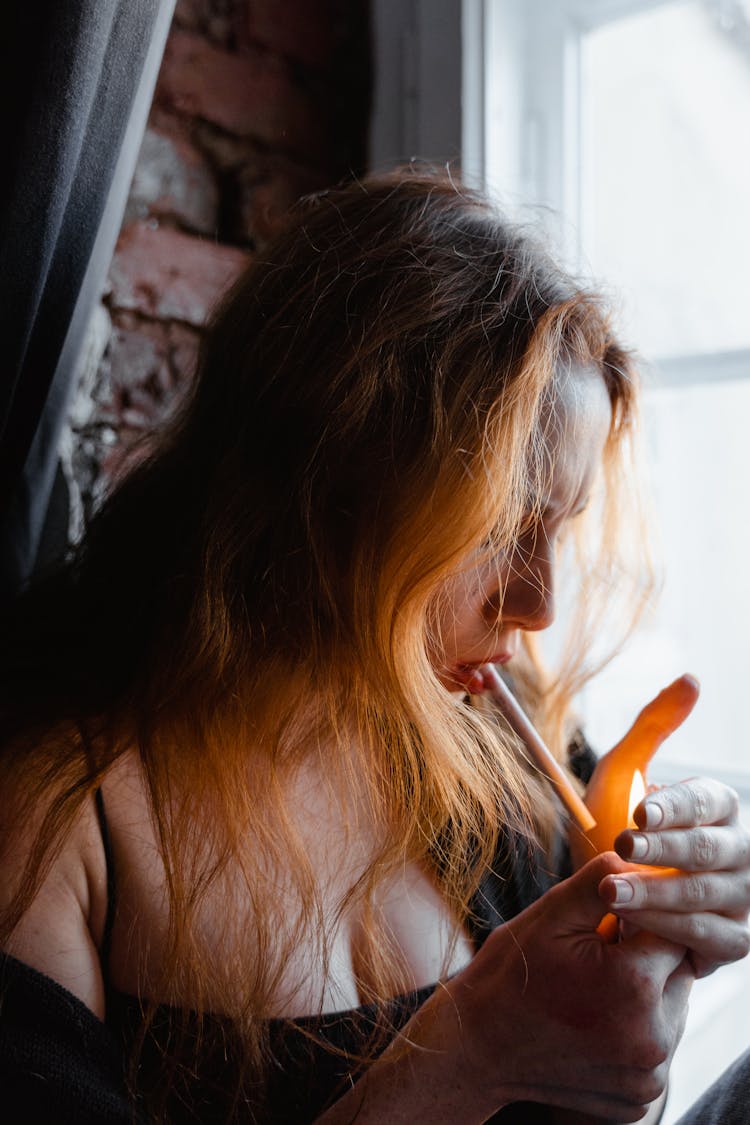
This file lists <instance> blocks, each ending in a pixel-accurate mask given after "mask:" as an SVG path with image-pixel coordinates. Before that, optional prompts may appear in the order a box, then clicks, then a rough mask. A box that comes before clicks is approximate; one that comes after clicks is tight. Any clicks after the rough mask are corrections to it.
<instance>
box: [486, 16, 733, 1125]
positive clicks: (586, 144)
mask: <svg viewBox="0 0 750 1125" xmlns="http://www.w3.org/2000/svg"><path fill="white" fill-rule="evenodd" d="M465 9H466V10H467V11H469V13H470V19H469V20H468V22H465V25H464V26H465V36H464V66H465V69H466V71H467V73H474V75H475V76H476V75H477V74H479V75H481V79H479V78H475V80H476V81H481V83H482V84H483V91H484V100H483V107H484V118H483V131H482V135H481V141H482V143H481V145H480V146H477V145H476V144H473V146H472V148H471V149H470V150H465V151H467V152H468V159H469V170H470V171H473V172H474V173H475V174H477V175H480V176H481V175H483V176H484V179H485V182H486V185H487V187H488V188H489V189H490V191H492V192H494V193H496V194H497V195H498V196H499V197H500V199H501V201H502V202H503V204H504V205H505V207H506V209H509V210H510V211H511V212H512V213H514V214H516V215H517V216H520V217H522V218H524V219H529V218H531V219H532V220H533V221H535V222H536V223H537V224H539V223H541V224H543V226H544V227H545V228H546V230H547V232H548V234H549V237H550V238H552V239H554V240H555V241H556V243H557V244H558V247H559V250H560V252H561V253H562V254H563V255H564V257H565V258H566V259H567V262H568V264H569V265H570V266H572V268H574V269H575V270H577V271H578V272H580V273H583V274H584V275H588V276H592V277H593V278H594V279H597V281H601V280H603V281H604V284H605V287H606V288H607V289H608V290H609V291H610V292H611V293H612V294H613V295H614V297H615V301H616V304H617V305H618V307H619V308H621V309H622V313H621V319H622V323H621V331H622V333H623V335H624V336H625V338H626V339H628V340H630V341H632V342H633V344H634V345H635V346H637V347H638V349H639V350H640V352H641V353H642V355H643V356H644V360H645V379H646V394H645V401H644V408H645V415H646V421H647V425H646V437H647V445H648V450H649V459H650V464H651V476H652V479H653V488H654V494H655V496H654V498H655V503H656V509H657V520H658V524H659V528H660V533H661V539H662V555H663V563H664V567H665V572H666V584H665V588H664V593H663V596H662V598H661V600H660V603H659V606H658V608H657V610H656V613H655V615H654V616H653V618H652V619H650V620H649V622H648V623H647V624H646V626H645V627H644V628H643V629H642V631H641V634H640V637H639V638H637V639H636V640H635V641H634V642H632V643H631V644H630V646H629V647H628V649H627V651H626V652H625V653H624V654H623V655H622V656H620V657H618V658H617V660H616V661H615V662H613V664H612V665H611V666H610V668H609V669H608V670H607V671H606V672H605V673H604V674H603V675H602V676H601V677H600V678H599V679H597V681H596V682H595V684H594V685H593V687H592V688H591V689H590V690H589V692H588V694H587V696H586V698H585V699H584V700H583V701H582V703H583V711H584V716H585V719H586V725H587V729H588V731H589V734H590V736H591V737H592V740H593V741H594V743H595V744H596V745H598V746H600V747H601V748H606V747H608V746H611V745H612V744H613V743H614V742H615V741H616V740H617V738H619V737H620V735H621V734H622V733H624V731H625V729H626V728H627V726H628V725H629V723H630V722H631V721H632V718H633V717H634V713H635V711H636V710H637V709H638V707H639V706H640V705H641V704H643V703H645V702H646V701H647V700H648V699H649V698H650V697H651V696H652V695H653V694H654V693H655V691H656V690H658V689H659V688H660V687H661V686H663V685H664V684H666V683H668V682H669V681H670V680H671V679H673V678H674V677H675V676H677V675H679V674H680V673H681V672H683V671H691V672H694V673H695V674H696V675H698V677H699V678H700V679H701V682H702V697H701V700H700V701H699V704H698V707H697V708H696V711H695V712H694V714H693V715H692V716H691V718H690V719H689V720H688V722H687V723H686V724H685V726H684V727H683V728H682V730H681V731H679V732H678V733H677V734H676V735H674V736H673V737H672V738H671V739H670V740H669V741H668V742H667V743H666V744H665V746H664V747H662V749H661V750H660V751H659V754H658V755H657V758H656V759H655V761H654V763H653V766H652V771H651V772H652V774H653V775H654V777H655V778H656V779H657V780H658V779H661V780H664V781H670V780H676V779H677V778H679V777H685V776H690V775H691V774H695V773H697V772H709V771H710V773H711V774H712V775H714V776H719V777H722V778H723V779H724V780H726V781H728V782H729V783H731V784H733V785H735V787H736V788H738V789H739V790H740V794H741V796H742V797H743V798H744V801H745V808H746V816H749V815H750V808H749V807H748V806H750V753H748V749H747V747H748V744H749V743H750V721H749V717H748V709H747V706H746V703H745V700H746V698H747V695H748V688H747V684H746V673H745V668H746V666H747V660H746V656H745V651H746V647H747V645H748V643H750V580H748V578H747V576H746V570H747V562H746V560H747V559H748V557H750V502H749V498H750V441H748V435H749V432H750V311H749V306H750V302H749V301H748V290H749V289H750V286H749V285H748V282H747V271H748V264H749V263H750V208H749V207H748V199H750V146H749V145H748V142H747V137H748V129H749V125H750V0H484V2H482V0H467V2H466V3H465ZM472 28H475V29H476V28H479V29H480V30H479V31H478V32H476V33H475V34H473V35H472V34H471V29H472ZM467 29H468V31H467ZM472 161H473V167H472ZM730 996H732V997H733V1000H732V1003H731V1005H730V1006H728V1007H725V1006H724V1005H725V1002H726V1001H727V999H728V998H729V997H730ZM743 998H744V1000H745V1003H747V1001H748V1000H750V966H748V965H747V964H745V963H741V964H740V965H738V966H735V967H733V968H732V969H729V970H723V972H722V973H720V974H719V976H718V978H712V979H711V984H710V986H708V987H705V986H703V987H701V986H699V987H698V989H697V997H696V1000H695V1002H694V1004H693V1011H692V1014H691V1020H690V1024H689V1029H688V1033H687V1034H686V1038H685V1041H684V1044H683V1046H682V1047H681V1048H680V1052H679V1053H678V1056H677V1059H676V1062H675V1067H676V1071H675V1072H674V1081H673V1087H674V1091H675V1093H674V1094H673V1097H672V1098H671V1100H670V1107H669V1109H668V1112H667V1116H666V1117H665V1125H669V1123H670V1122H671V1121H674V1120H675V1119H676V1117H677V1116H679V1113H680V1112H681V1111H682V1109H684V1108H685V1107H686V1106H687V1105H688V1104H689V1103H690V1102H691V1101H692V1100H693V1098H694V1097H695V1096H697V1094H698V1093H699V1092H700V1091H701V1090H702V1089H703V1088H704V1087H705V1085H706V1084H707V1082H708V1080H709V1079H710V1078H712V1077H713V1076H714V1075H715V1074H717V1073H718V1072H719V1071H720V1070H722V1069H723V1067H724V1066H725V1065H726V1064H727V1063H728V1062H729V1061H730V1059H731V1058H733V1057H734V1055H735V1054H736V1053H738V1051H739V1050H740V1049H741V1048H742V1047H743V1046H746V1045H747V1044H748V1042H750V1035H749V1034H748V1028H747V1027H746V1026H744V1023H745V1020H744V1015H743V1014H742V1013H743V1008H744V1005H743ZM719 1011H720V1012H721V1019H720V1021H718V1020H716V1015H717V1013H718V1012H719ZM719 1022H720V1028H717V1026H716V1024H717V1023H719ZM709 1024H711V1034H710V1036H706V1035H702V1034H701V1029H703V1030H705V1029H707V1028H708V1026H709Z"/></svg>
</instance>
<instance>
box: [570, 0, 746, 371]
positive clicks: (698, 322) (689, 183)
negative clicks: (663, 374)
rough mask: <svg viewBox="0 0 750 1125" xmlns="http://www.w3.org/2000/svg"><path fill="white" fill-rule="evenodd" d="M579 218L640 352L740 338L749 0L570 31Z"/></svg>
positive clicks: (736, 344)
mask: <svg viewBox="0 0 750 1125" xmlns="http://www.w3.org/2000/svg"><path fill="white" fill-rule="evenodd" d="M582 93H583V98H582V104H583V122H582V126H583V145H584V148H583V151H584V167H583V172H582V189H583V191H582V209H581V210H582V226H583V235H582V237H583V248H584V254H585V257H586V258H587V260H588V262H589V263H590V265H591V267H592V268H593V271H594V273H595V274H596V276H597V277H600V278H604V279H606V281H607V282H610V283H612V285H613V286H614V287H615V289H616V290H617V291H618V292H619V293H621V294H622V295H623V296H624V298H625V308H626V313H625V325H624V328H625V331H626V332H627V335H628V338H629V339H631V340H632V341H633V343H634V344H635V345H636V346H637V347H638V348H640V349H641V350H642V351H643V352H645V353H646V354H648V355H651V356H658V355H684V354H688V353H695V352H704V353H705V352H715V351H722V350H731V349H740V348H747V347H748V346H750V313H749V311H748V305H749V302H748V291H749V290H750V283H749V282H748V263H750V4H748V3H747V2H746V0H690V2H686V0H683V2H675V3H668V4H661V5H659V6H657V7H655V8H654V9H652V10H650V11H646V12H642V13H641V14H636V15H633V16H630V17H628V18H626V19H619V20H616V21H614V22H612V23H607V24H606V25H605V26H604V27H602V28H600V29H598V30H595V31H592V32H590V33H588V34H587V35H586V36H585V37H584V39H583V87H582Z"/></svg>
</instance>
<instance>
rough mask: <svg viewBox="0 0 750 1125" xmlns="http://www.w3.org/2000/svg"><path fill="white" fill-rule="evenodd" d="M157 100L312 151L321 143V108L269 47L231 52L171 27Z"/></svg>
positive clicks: (243, 132)
mask: <svg viewBox="0 0 750 1125" xmlns="http://www.w3.org/2000/svg"><path fill="white" fill-rule="evenodd" d="M156 97H157V99H158V100H159V101H160V102H161V103H162V104H166V105H169V106H171V107H172V108H174V109H175V110H177V112H178V113H182V114H186V115H188V116H197V117H202V118H204V119H205V120H206V121H211V122H213V123H214V124H215V125H218V126H220V127H221V128H222V129H225V130H227V132H229V133H235V134H236V135H237V136H241V137H249V136H254V137H257V138H259V139H260V140H262V141H264V142H265V143H266V144H269V145H273V146H275V147H280V148H282V149H289V150H293V151H302V152H311V151H313V152H314V151H316V150H318V149H320V148H321V146H324V147H325V123H324V121H323V120H321V116H320V113H319V112H318V111H319V107H318V106H316V105H314V104H312V103H311V99H310V96H309V94H305V93H304V92H303V91H302V90H301V89H299V88H298V87H296V86H295V85H294V83H293V81H292V78H291V75H290V73H289V70H288V67H287V66H286V65H285V64H284V63H283V62H282V61H280V60H279V59H277V58H275V57H274V56H272V55H270V54H269V53H268V52H264V51H261V50H256V49H251V50H250V52H249V53H247V54H243V55H241V56H240V55H233V54H230V53H229V52H228V51H222V50H220V49H218V48H217V47H214V46H212V45H211V44H209V43H207V42H206V41H205V40H204V39H202V38H200V36H197V35H193V34H191V33H190V32H187V31H177V30H175V31H173V32H172V34H171V35H170V37H169V41H168V43H167V48H166V51H165V54H164V61H163V63H162V68H161V73H160V75H159V82H158V86H157V92H156Z"/></svg>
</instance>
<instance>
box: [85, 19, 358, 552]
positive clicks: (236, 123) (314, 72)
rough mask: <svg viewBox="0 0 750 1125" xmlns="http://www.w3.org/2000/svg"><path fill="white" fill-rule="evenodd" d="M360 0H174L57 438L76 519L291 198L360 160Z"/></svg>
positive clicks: (182, 380) (155, 409) (165, 404)
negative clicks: (99, 296)
mask: <svg viewBox="0 0 750 1125" xmlns="http://www.w3.org/2000/svg"><path fill="white" fill-rule="evenodd" d="M368 111H369V43H368V11H367V0H178V3H177V7H176V10H175V17H174V22H173V25H172V29H171V32H170V36H169V40H168V43H167V48H166V51H165V55H164V59H163V62H162V66H161V71H160V74H159V80H158V83H157V88H156V93H155V97H154V103H153V106H152V109H151V114H150V118H149V122H148V127H147V130H146V133H145V136H144V140H143V145H142V148H141V153H140V156H139V159H138V166H137V169H136V173H135V176H134V179H133V184H132V188H131V191H130V197H129V200H128V205H127V210H126V213H125V219H124V222H123V226H122V230H121V232H120V237H119V240H118V244H117V248H116V252H115V256H114V259H113V261H112V264H111V268H110V271H109V280H108V286H107V291H106V293H105V295H104V299H103V303H102V306H101V307H100V308H98V309H97V310H96V312H95V315H94V317H93V318H92V324H91V331H90V333H89V341H88V348H87V352H86V355H85V356H84V359H83V363H82V368H81V374H80V387H79V392H78V396H77V399H76V402H75V404H74V407H73V411H72V415H71V426H70V429H69V431H68V433H67V435H66V438H65V440H64V442H63V460H64V463H65V465H66V475H67V476H68V481H69V484H71V485H72V489H73V493H74V495H73V501H74V523H75V525H77V526H76V527H75V529H74V530H75V531H77V530H80V526H81V523H82V522H83V521H85V517H86V515H87V514H88V513H89V512H90V510H91V508H92V506H95V505H96V503H98V501H99V499H100V497H101V496H102V495H103V494H104V493H105V492H106V490H107V488H108V487H109V485H110V483H111V481H112V479H113V478H116V476H117V474H118V472H121V471H122V466H123V464H124V453H125V451H126V450H127V449H128V447H129V445H131V444H132V441H133V439H134V438H136V437H137V436H139V435H140V434H141V433H142V432H143V431H144V429H150V428H151V427H152V426H153V425H154V423H158V422H159V421H160V420H161V419H163V418H164V417H166V416H167V415H168V414H169V412H170V410H171V409H172V408H173V406H174V404H175V403H176V402H177V401H178V399H179V395H180V391H181V390H182V389H183V388H184V387H185V386H186V385H187V382H188V381H189V379H190V376H191V373H192V369H193V364H194V360H195V354H196V348H197V344H198V341H199V339H200V334H201V331H202V328H203V325H204V323H205V320H206V316H207V313H208V312H209V310H210V309H211V307H212V306H213V304H214V303H215V302H216V300H217V298H218V297H219V295H220V294H221V292H222V291H223V290H224V289H225V287H226V286H227V284H228V283H229V282H230V281H231V280H232V279H233V277H234V276H235V275H236V274H237V272H238V271H239V270H241V269H242V267H243V266H244V264H245V263H246V262H247V261H249V260H250V259H251V257H252V255H253V253H254V251H255V250H256V249H258V248H259V247H262V245H263V243H264V242H266V241H267V240H268V238H269V237H270V236H271V235H272V234H273V233H274V232H275V231H276V230H277V229H278V228H279V226H280V225H281V224H282V223H283V221H284V214H285V212H286V210H287V209H288V207H289V206H290V204H291V203H292V202H293V201H294V200H295V199H297V198H298V197H299V196H300V195H304V194H306V193H308V192H311V191H315V190H318V189H320V188H322V187H325V186H326V185H327V184H330V183H332V182H335V181H337V180H339V179H341V178H342V177H344V176H346V175H348V174H350V173H351V172H357V173H359V172H361V171H362V170H363V167H364V163H365V151H366V131H367V117H368Z"/></svg>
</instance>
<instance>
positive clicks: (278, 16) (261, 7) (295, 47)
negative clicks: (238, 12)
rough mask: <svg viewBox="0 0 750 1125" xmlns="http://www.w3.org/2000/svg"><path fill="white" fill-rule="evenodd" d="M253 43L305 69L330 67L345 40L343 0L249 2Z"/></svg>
mask: <svg viewBox="0 0 750 1125" xmlns="http://www.w3.org/2000/svg"><path fill="white" fill-rule="evenodd" d="M246 5H247V17H246V21H247V22H246V33H247V36H248V39H249V41H250V42H255V43H262V44H263V45H264V46H265V47H268V48H270V49H271V50H272V51H275V52H278V53H279V54H282V55H286V56H287V57H288V58H291V59H295V60H297V61H298V62H301V63H303V64H304V65H305V66H309V67H314V68H316V69H320V70H322V69H324V68H325V67H327V66H330V64H331V61H332V59H333V56H334V54H335V51H336V47H337V43H338V41H339V40H340V37H341V23H342V20H341V7H342V5H341V0H283V2H282V3H280V2H279V0H246Z"/></svg>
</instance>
